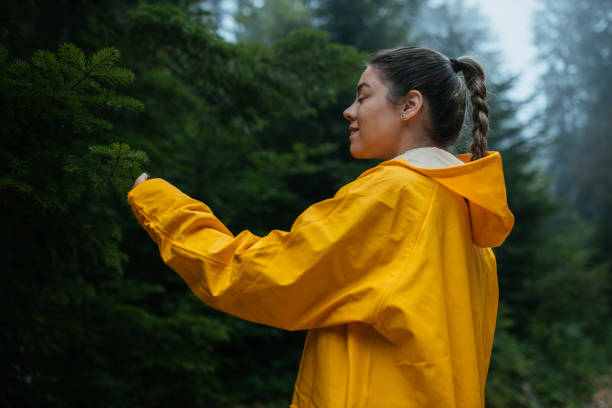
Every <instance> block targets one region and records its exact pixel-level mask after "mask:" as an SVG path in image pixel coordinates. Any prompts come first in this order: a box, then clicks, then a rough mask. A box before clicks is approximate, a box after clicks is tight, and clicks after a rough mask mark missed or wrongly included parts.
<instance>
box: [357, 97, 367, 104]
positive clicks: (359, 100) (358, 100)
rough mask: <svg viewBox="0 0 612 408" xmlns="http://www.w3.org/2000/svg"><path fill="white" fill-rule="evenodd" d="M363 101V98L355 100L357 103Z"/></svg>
mask: <svg viewBox="0 0 612 408" xmlns="http://www.w3.org/2000/svg"><path fill="white" fill-rule="evenodd" d="M364 99H365V97H363V96H362V97H361V98H359V99H357V102H359V103H361V101H363V100H364Z"/></svg>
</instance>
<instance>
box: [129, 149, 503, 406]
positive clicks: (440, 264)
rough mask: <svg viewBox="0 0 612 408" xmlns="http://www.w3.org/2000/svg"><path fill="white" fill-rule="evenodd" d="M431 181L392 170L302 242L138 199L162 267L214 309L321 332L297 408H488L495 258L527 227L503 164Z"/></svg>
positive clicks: (298, 388)
mask: <svg viewBox="0 0 612 408" xmlns="http://www.w3.org/2000/svg"><path fill="white" fill-rule="evenodd" d="M458 157H459V158H460V159H461V160H462V161H464V162H466V163H465V164H462V165H458V166H454V167H447V168H438V169H423V168H418V167H415V166H413V165H411V164H409V163H408V162H406V161H405V160H403V159H393V160H388V161H385V162H383V163H381V164H379V165H378V166H376V167H374V168H372V169H369V170H368V171H366V172H364V173H363V174H361V175H360V176H359V177H358V178H357V179H356V180H354V181H353V182H351V183H349V184H347V185H345V186H344V187H342V188H341V189H340V190H339V191H338V192H337V193H336V194H335V195H334V197H333V198H330V199H327V200H324V201H321V202H319V203H316V204H314V205H312V206H311V207H309V208H308V209H306V210H305V211H304V212H303V213H302V214H301V215H300V216H299V217H298V218H297V219H296V221H295V222H294V224H293V226H292V227H291V230H290V231H279V230H273V231H271V232H270V233H269V234H268V235H266V236H264V237H259V236H256V235H254V234H252V233H251V232H249V231H246V230H245V231H242V232H241V233H240V234H238V235H236V236H234V235H232V233H231V232H230V231H229V230H228V229H227V228H226V227H225V226H224V225H223V224H222V223H221V222H220V221H219V220H218V219H217V218H216V217H215V216H214V215H213V213H212V211H211V210H210V208H209V207H208V206H206V205H205V204H203V203H201V202H199V201H197V200H194V199H192V198H190V197H188V196H187V195H185V194H183V193H181V192H180V191H179V190H178V189H176V188H175V187H174V186H172V185H171V184H169V183H167V182H166V181H164V180H162V179H151V180H148V181H145V182H144V183H142V184H140V185H138V186H137V187H135V188H134V189H133V190H132V191H131V192H130V193H129V194H128V201H129V203H130V204H131V206H132V209H133V211H134V214H135V215H136V217H137V218H138V220H139V222H140V223H141V225H142V226H143V227H144V228H145V229H146V230H147V232H148V233H149V235H150V236H151V238H153V240H154V241H155V242H156V243H157V244H158V246H159V249H160V253H161V257H162V259H163V260H164V262H165V263H166V264H168V265H169V266H170V267H171V268H172V269H174V270H175V271H176V272H177V273H178V274H180V276H181V277H182V278H183V279H184V280H185V281H186V283H187V284H188V285H189V287H190V288H191V290H192V291H193V292H194V293H195V294H196V295H197V296H198V297H199V298H200V299H201V300H202V301H204V302H205V303H207V304H208V305H210V306H212V307H214V308H216V309H218V310H221V311H224V312H227V313H229V314H232V315H235V316H238V317H241V318H243V319H246V320H250V321H253V322H257V323H261V324H265V325H269V326H274V327H279V328H282V329H287V330H301V329H308V330H309V331H308V335H307V338H306V343H305V345H304V351H303V355H302V361H301V364H300V369H299V373H298V377H297V381H296V384H295V389H294V395H293V402H292V405H291V407H293V408H345V407H346V408H353V407H355V408H357V407H359V408H366V407H367V408H395V407H397V408H400V407H401V408H417V407H418V408H425V407H432V408H454V407H465V408H475V407H484V387H485V381H486V376H487V369H488V365H489V359H490V355H491V347H492V342H493V333H494V330H495V320H496V314H497V301H498V287H497V273H496V264H495V257H494V255H493V252H492V251H491V249H490V247H494V246H498V245H501V243H502V242H503V241H504V239H505V238H506V236H507V235H508V234H509V232H510V230H511V229H512V226H513V223H514V217H513V216H512V213H511V212H510V210H509V209H508V206H507V203H506V190H505V184H504V178H503V172H502V165H501V156H500V155H499V153H497V152H488V153H487V156H486V157H484V158H482V159H480V160H477V161H474V162H469V161H468V160H469V155H460V156H458Z"/></svg>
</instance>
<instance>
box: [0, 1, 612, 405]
mask: <svg viewBox="0 0 612 408" xmlns="http://www.w3.org/2000/svg"><path fill="white" fill-rule="evenodd" d="M404 45H421V46H426V47H431V48H434V49H436V50H439V51H441V52H443V53H444V54H446V55H447V56H449V57H451V58H457V57H459V56H462V55H472V56H475V57H476V58H478V59H479V60H480V61H481V62H482V64H483V66H484V67H485V70H486V73H487V90H488V92H489V99H488V103H489V109H490V133H489V136H488V139H489V146H490V149H491V150H498V151H500V152H501V155H502V158H503V164H504V172H505V178H506V184H507V191H508V200H509V206H510V208H511V210H512V211H513V213H514V214H515V216H516V225H515V228H514V230H513V232H512V233H511V235H510V236H509V238H508V239H507V241H506V242H505V243H504V245H503V246H502V247H500V248H496V249H495V254H496V257H497V259H498V272H499V284H500V306H499V314H498V322H497V329H496V335H495V342H494V346H493V354H492V360H491V366H490V370H489V375H488V379H487V389H486V406H487V407H488V408H515V407H529V408H540V407H589V408H596V407H597V408H600V407H612V325H611V324H610V322H611V321H612V319H611V318H612V286H611V284H610V279H611V277H612V237H611V234H610V231H612V216H611V214H610V210H609V209H610V208H612V141H611V138H610V134H611V131H612V98H611V97H610V96H611V95H612V2H610V1H607V0H584V1H570V0H531V1H530V0H515V1H484V0H478V1H477V0H470V1H459V0H380V1H377V2H372V1H365V0H351V1H349V0H329V1H322V0H206V1H195V0H175V1H171V0H157V1H153V0H142V1H136V0H123V1H118V0H58V1H54V2H46V1H36V0H20V1H15V0H7V1H4V2H3V3H2V5H0V106H1V109H0V124H1V126H0V128H1V129H2V138H1V141H0V154H1V158H2V160H0V169H1V173H0V192H1V194H2V199H1V200H0V217H1V218H0V223H1V225H2V226H3V227H4V234H2V238H1V241H0V248H1V249H0V250H1V253H2V262H3V268H2V269H3V273H2V280H3V281H2V285H1V286H0V299H1V301H2V307H1V308H0V310H1V312H0V313H1V316H2V325H3V330H2V332H1V333H0V352H1V353H2V357H3V360H4V361H6V362H8V363H6V364H5V376H6V378H5V381H4V385H5V391H4V392H3V393H1V394H0V403H1V404H2V405H3V406H19V407H29V406H32V407H35V406H49V407H65V406H90V407H98V406H99V407H107V406H112V407H124V406H125V407H127V406H182V407H236V408H238V407H249V408H251V407H252V408H255V407H261V408H263V407H270V408H274V407H286V406H288V405H289V403H290V401H291V394H292V391H293V383H294V381H295V378H296V375H297V368H298V364H299V358H300V354H301V350H302V346H303V342H304V338H305V333H303V332H285V331H280V330H277V329H274V328H270V327H264V326H260V325H256V324H253V323H249V322H246V321H242V320H239V319H236V318H233V317H231V316H227V315H224V314H221V313H219V312H217V311H215V310H213V309H211V308H209V307H208V306H206V305H204V304H203V303H201V302H200V301H198V300H197V299H196V298H195V296H194V295H193V294H192V293H191V292H190V291H189V289H188V288H187V285H186V284H185V283H184V282H183V281H182V280H181V279H180V278H179V277H178V276H177V275H176V274H175V273H174V272H173V271H171V270H170V269H168V268H167V267H166V266H165V265H163V263H162V261H161V259H160V257H159V255H158V253H157V248H156V247H155V246H154V245H153V243H151V242H150V239H149V237H148V236H147V235H146V233H145V232H144V231H142V230H141V229H140V227H139V226H138V224H137V222H136V221H135V219H134V218H133V216H132V214H131V212H130V210H129V208H128V206H127V205H126V202H125V196H126V193H127V191H128V190H129V189H130V187H131V185H132V182H133V179H134V178H135V177H136V176H137V175H138V174H140V172H141V171H143V170H146V171H147V172H149V174H151V175H152V176H153V177H163V178H165V179H167V180H169V181H170V182H172V183H173V184H175V185H176V186H177V187H179V188H180V189H181V190H183V191H185V192H186V193H188V194H190V195H191V196H193V197H195V198H198V199H200V200H202V201H203V202H205V203H207V204H208V205H209V206H210V207H211V208H212V210H213V211H214V212H215V214H216V215H217V216H218V217H219V218H220V219H221V221H223V223H224V224H225V225H227V226H228V228H229V229H230V230H231V231H232V232H233V233H234V234H237V233H239V232H240V231H241V230H243V229H249V230H250V231H252V232H254V233H256V234H266V233H267V232H268V231H270V230H272V229H285V230H287V229H289V228H290V227H291V224H292V222H293V220H294V219H295V218H296V217H297V216H298V215H299V213H300V212H302V211H303V210H304V209H305V208H307V206H309V205H311V204H313V203H315V202H318V201H320V200H322V199H325V198H328V197H331V196H332V195H333V194H334V192H335V191H336V190H337V189H338V188H339V187H341V186H342V185H344V184H346V183H347V182H349V181H351V180H353V179H354V178H355V177H357V176H358V175H359V174H360V173H361V172H362V171H364V170H365V169H367V168H369V167H372V166H374V165H376V164H377V163H378V162H377V161H374V160H367V161H358V160H354V159H352V158H351V157H350V155H349V153H348V134H347V130H346V129H347V124H346V121H345V120H344V119H343V118H342V111H343V110H344V109H345V108H346V107H347V106H348V105H350V103H351V102H352V99H353V98H354V88H355V84H356V82H357V80H358V78H359V76H360V74H361V72H362V71H363V69H364V65H363V62H364V61H366V60H367V59H368V57H369V55H370V53H372V52H374V51H376V50H379V49H383V48H392V47H396V46H404ZM469 131H470V126H469V121H468V123H466V129H465V131H464V134H463V135H462V137H461V138H460V140H459V141H458V142H457V144H456V145H455V146H453V151H454V152H457V153H461V152H465V151H467V149H468V148H467V146H468V144H469V141H470V140H469V139H470V134H469ZM279 307H283V305H279Z"/></svg>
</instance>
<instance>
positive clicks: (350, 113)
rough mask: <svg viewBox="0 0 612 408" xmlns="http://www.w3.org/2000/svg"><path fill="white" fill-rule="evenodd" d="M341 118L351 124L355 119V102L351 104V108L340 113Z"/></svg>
mask: <svg viewBox="0 0 612 408" xmlns="http://www.w3.org/2000/svg"><path fill="white" fill-rule="evenodd" d="M342 116H344V119H346V120H348V121H349V122H353V121H355V120H356V119H357V109H356V108H355V102H353V104H352V105H351V106H349V107H348V108H346V109H345V110H344V112H342Z"/></svg>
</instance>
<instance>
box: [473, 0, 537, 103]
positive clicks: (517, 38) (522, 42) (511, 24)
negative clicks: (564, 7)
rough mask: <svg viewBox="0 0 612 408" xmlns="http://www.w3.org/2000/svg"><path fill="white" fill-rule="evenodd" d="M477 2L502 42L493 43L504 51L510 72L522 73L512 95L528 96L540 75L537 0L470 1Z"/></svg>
mask: <svg viewBox="0 0 612 408" xmlns="http://www.w3.org/2000/svg"><path fill="white" fill-rule="evenodd" d="M466 1H467V3H469V4H472V5H477V6H478V7H479V8H480V10H481V12H482V14H483V15H484V16H485V18H486V19H487V21H488V25H489V27H490V28H491V30H492V32H493V33H494V34H496V35H497V40H498V41H491V43H490V44H491V45H492V46H493V47H494V48H496V49H498V50H500V51H501V52H502V55H503V58H504V62H505V66H506V67H507V70H508V72H509V73H512V74H520V79H519V81H518V82H517V84H516V87H515V89H514V90H513V92H512V96H515V97H517V98H526V97H528V96H530V95H531V93H532V92H533V89H534V86H535V84H536V79H537V76H538V68H537V67H536V49H535V47H534V45H533V42H532V40H533V38H532V37H533V30H532V25H533V14H534V11H535V10H536V9H537V8H538V1H537V0H466Z"/></svg>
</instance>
